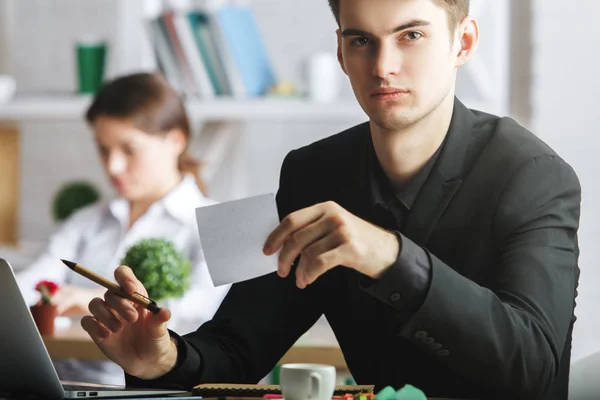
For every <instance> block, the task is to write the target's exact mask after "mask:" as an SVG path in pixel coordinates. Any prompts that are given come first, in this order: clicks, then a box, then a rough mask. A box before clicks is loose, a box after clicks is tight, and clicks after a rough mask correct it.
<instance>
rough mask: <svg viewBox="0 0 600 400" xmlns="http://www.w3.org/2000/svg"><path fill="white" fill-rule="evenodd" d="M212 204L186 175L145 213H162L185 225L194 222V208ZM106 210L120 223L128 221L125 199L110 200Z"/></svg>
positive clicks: (191, 178)
mask: <svg viewBox="0 0 600 400" xmlns="http://www.w3.org/2000/svg"><path fill="white" fill-rule="evenodd" d="M214 203H215V202H214V201H213V200H210V199H208V198H207V197H205V196H204V195H203V194H202V192H200V190H199V189H198V186H197V185H196V181H195V179H194V177H193V176H192V175H189V174H188V175H185V176H184V177H183V179H182V180H181V182H179V184H178V185H177V186H175V187H174V188H173V189H172V190H171V191H170V192H169V193H168V194H167V195H166V196H165V197H163V198H162V199H160V200H158V201H157V202H155V203H154V204H152V205H151V206H150V208H149V209H148V211H147V212H146V213H148V212H161V211H162V212H165V213H167V214H169V215H170V216H172V217H173V218H175V219H176V220H178V221H179V222H181V223H182V224H187V223H190V221H194V215H195V209H196V207H200V206H205V205H209V204H214ZM108 209H109V212H110V213H111V214H112V215H113V216H114V217H115V218H117V219H118V220H119V221H121V222H122V223H123V222H125V223H126V222H127V221H128V220H129V201H127V200H126V199H124V198H122V197H118V198H116V199H114V200H111V201H110V202H109V204H108ZM155 210H156V211H155Z"/></svg>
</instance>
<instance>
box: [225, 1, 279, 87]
mask: <svg viewBox="0 0 600 400" xmlns="http://www.w3.org/2000/svg"><path fill="white" fill-rule="evenodd" d="M214 19H215V24H214V25H216V26H217V27H218V33H217V34H218V35H219V36H220V39H221V40H222V45H223V46H222V50H223V53H224V54H225V59H226V61H228V62H231V64H232V65H231V67H229V66H228V71H229V70H230V69H235V70H236V72H237V73H239V77H240V78H241V81H242V84H243V86H244V89H245V94H246V95H247V96H251V97H254V96H261V95H264V94H266V93H267V92H268V90H269V89H270V88H271V87H272V86H273V85H275V83H276V80H275V74H274V72H273V68H272V65H271V63H270V60H269V58H268V56H267V51H266V48H265V45H264V42H263V40H262V37H261V34H260V31H259V28H258V24H257V23H256V19H255V17H254V13H253V11H252V9H251V8H250V7H247V6H241V5H225V6H222V7H220V8H218V9H217V10H216V11H215V13H214ZM234 79H235V76H234Z"/></svg>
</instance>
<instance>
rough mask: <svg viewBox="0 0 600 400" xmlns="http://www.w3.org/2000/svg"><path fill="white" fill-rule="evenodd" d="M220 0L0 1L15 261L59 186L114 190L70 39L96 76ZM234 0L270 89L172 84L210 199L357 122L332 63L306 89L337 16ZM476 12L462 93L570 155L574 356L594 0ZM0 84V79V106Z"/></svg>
mask: <svg viewBox="0 0 600 400" xmlns="http://www.w3.org/2000/svg"><path fill="white" fill-rule="evenodd" d="M220 3H232V2H224V1H209V2H207V1H203V2H199V1H185V0H179V1H175V0H172V1H161V0H143V1H128V0H85V1H82V0H18V1H17V0H0V75H2V76H4V77H5V76H9V77H10V78H11V79H14V82H16V94H15V95H14V96H8V95H7V96H6V98H5V99H4V101H3V102H0V123H1V124H2V128H0V189H1V190H2V192H0V225H2V226H0V232H2V235H1V236H0V238H2V242H3V243H2V245H1V247H0V256H3V255H4V256H6V257H7V258H8V259H9V260H11V259H12V260H13V263H14V264H18V265H21V264H22V265H25V264H26V263H27V262H28V261H29V260H30V257H31V256H32V255H34V254H35V253H36V252H37V251H38V250H39V249H40V248H41V247H43V245H44V243H45V240H46V239H47V238H48V236H49V235H50V234H51V233H52V232H53V231H54V230H55V229H56V222H55V221H54V219H53V217H52V210H51V204H52V200H53V198H54V196H55V194H56V191H57V190H58V188H59V187H60V186H61V185H62V184H64V183H65V182H68V181H72V180H78V179H84V180H88V181H90V182H92V183H93V184H95V185H96V186H97V187H99V188H100V190H101V192H102V196H110V195H111V192H110V191H111V189H110V185H109V182H107V180H106V178H105V176H104V173H103V171H102V170H101V167H100V164H99V163H98V162H97V153H96V149H95V147H94V143H93V141H92V137H91V133H90V130H89V128H88V127H87V126H86V125H85V124H84V123H83V118H82V115H83V114H82V113H83V111H84V110H85V107H86V105H87V104H88V101H89V97H87V96H85V95H79V94H77V91H78V83H77V82H78V81H77V77H78V70H77V60H76V52H75V45H76V43H78V41H81V40H83V38H86V37H89V35H93V36H95V37H101V38H103V39H104V40H105V41H106V44H107V49H108V50H107V55H106V69H105V77H106V78H111V77H114V76H117V75H121V74H125V73H130V72H136V71H140V70H153V69H156V68H157V67H158V66H160V67H162V68H164V67H165V65H164V63H165V60H162V61H161V59H160V54H158V55H157V52H160V51H161V47H160V44H157V43H159V42H160V40H161V39H160V38H157V37H156V35H155V33H156V32H155V31H153V30H152V28H151V26H152V23H151V21H156V20H158V19H160V18H163V17H164V11H165V10H167V9H174V10H176V11H177V12H178V13H184V14H185V13H188V12H190V10H192V11H193V10H197V9H200V8H205V7H207V8H209V9H210V8H211V7H218V6H220V5H221V4H220ZM235 3H236V4H242V5H244V6H247V7H249V8H250V9H251V10H252V13H253V16H254V18H255V21H256V24H257V26H258V29H259V31H260V40H261V41H262V43H261V44H257V43H255V45H257V46H258V48H260V49H262V50H264V54H263V55H264V57H265V58H264V60H266V62H268V65H269V66H270V67H271V68H272V72H273V75H274V77H275V80H276V83H278V84H279V85H278V87H279V91H278V92H277V93H270V94H269V95H268V96H244V95H243V94H242V95H241V96H235V95H229V94H224V95H219V94H218V93H216V96H214V98H212V97H210V94H207V95H202V93H200V94H198V93H191V92H189V91H187V90H186V89H185V88H182V91H183V92H185V93H184V94H185V95H186V99H187V104H188V107H189V111H190V116H191V118H192V122H193V125H194V129H195V131H196V132H197V135H196V138H195V144H194V147H193V149H194V150H195V151H196V153H197V154H198V155H199V156H201V157H202V158H203V159H204V160H205V161H206V162H207V165H206V168H205V170H204V175H205V179H206V181H207V186H208V192H209V195H210V196H211V197H213V198H215V199H216V200H220V201H226V200H232V199H236V198H241V197H246V196H252V195H257V194H262V193H267V192H274V191H276V190H277V186H278V178H279V168H280V165H281V162H282V160H283V157H284V156H285V154H286V153H287V152H288V151H289V150H291V149H293V148H296V147H298V146H302V145H304V144H308V143H309V142H312V141H314V140H317V139H320V138H323V137H326V136H329V135H331V134H334V133H336V132H338V131H340V130H342V129H345V128H347V127H349V126H351V125H353V124H356V123H358V122H362V121H365V120H366V117H365V115H364V114H363V112H362V110H360V108H359V107H358V106H357V105H356V103H355V101H354V98H353V95H352V92H351V89H350V87H349V84H348V82H347V80H346V79H345V77H344V75H343V74H342V72H341V71H339V70H335V71H333V72H331V74H330V75H329V76H328V77H327V81H328V83H327V82H325V84H330V85H332V86H331V88H330V91H329V92H327V93H320V94H319V93H314V92H311V90H310V89H311V85H314V82H312V83H311V79H314V76H312V77H311V74H310V68H311V65H312V67H313V68H314V65H315V64H314V63H315V62H319V61H318V60H321V62H324V64H317V65H321V67H319V68H326V67H325V66H326V65H327V62H328V61H327V60H330V59H331V57H333V56H334V55H335V45H336V40H335V29H336V24H335V21H334V19H333V17H332V16H331V13H330V11H329V9H328V6H327V1H326V0H302V1H298V0H248V1H243V2H240V1H237V2H235ZM472 14H474V15H476V16H477V17H478V18H479V22H480V28H481V45H480V47H479V50H478V54H477V56H476V58H475V59H474V60H473V61H472V62H471V63H470V64H468V65H467V66H466V67H465V68H464V69H462V70H461V71H460V77H459V84H458V96H459V98H460V99H461V100H462V101H463V102H464V103H466V105H467V106H470V107H472V108H478V109H481V110H484V111H488V112H492V113H496V114H500V115H509V116H511V117H513V118H514V119H516V120H517V121H519V122H520V123H521V124H523V125H524V126H526V127H527V128H529V129H530V130H532V131H533V132H534V133H535V134H537V135H538V136H539V137H540V138H542V139H543V140H545V141H546V142H547V143H549V144H550V145H551V146H552V147H553V148H554V149H555V150H556V151H557V152H558V153H559V154H560V155H561V156H562V157H563V158H565V159H566V160H567V162H569V163H570V164H571V165H572V166H573V167H574V168H575V170H576V172H577V174H578V176H579V178H580V180H581V183H582V187H583V204H582V215H581V228H580V234H579V238H580V246H581V256H580V267H581V271H582V274H581V279H580V287H579V296H578V299H577V303H578V305H577V309H576V314H577V316H578V321H577V323H576V325H575V334H574V341H573V360H578V359H580V358H582V357H584V356H586V355H590V354H592V353H595V352H597V351H598V350H600V334H599V333H600V318H598V317H597V315H596V310H597V309H596V307H597V306H598V305H599V304H600V291H598V290H597V289H596V286H597V284H598V283H599V282H600V273H599V272H598V262H597V260H598V258H600V252H599V250H598V248H599V246H598V243H599V241H600V180H599V179H598V178H597V175H598V172H599V171H600V169H599V167H598V166H597V164H596V163H595V159H596V158H597V153H598V152H599V151H600V138H599V137H598V135H597V133H596V131H597V129H598V126H599V125H600V113H598V112H597V110H596V109H597V105H598V100H597V93H599V92H600V77H599V76H598V71H600V57H596V56H595V55H596V54H595V53H597V52H598V49H600V24H598V21H597V19H598V17H599V16H600V2H598V1H597V0H570V1H563V0H477V1H475V0H474V1H472ZM179 15H181V14H179ZM152 32H154V33H152ZM163 50H164V48H163ZM157 60H158V63H157ZM264 60H263V61H264ZM323 60H325V61H323ZM172 61H173V60H172ZM166 62H167V64H168V60H166ZM174 62H175V63H176V62H177V60H174ZM180 78H181V77H180ZM6 86H7V85H5V86H4V87H6ZM2 87H3V86H2V80H1V79H0V101H1V100H2V96H1V95H2ZM4 90H7V89H4ZM213 94H214V93H213Z"/></svg>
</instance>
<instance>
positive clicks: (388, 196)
mask: <svg viewBox="0 0 600 400" xmlns="http://www.w3.org/2000/svg"><path fill="white" fill-rule="evenodd" d="M441 148H442V146H440V147H439V148H438V150H437V151H436V152H435V153H434V155H433V156H432V157H431V158H430V159H429V161H428V162H427V164H425V166H424V167H423V168H422V169H421V170H420V171H419V173H418V174H417V175H416V176H415V177H414V178H412V179H411V180H410V181H409V182H407V184H406V185H405V186H404V188H402V190H400V191H398V192H395V193H394V191H393V189H392V185H391V183H390V181H389V179H388V178H387V176H386V175H385V173H384V171H383V169H382V168H381V165H380V164H379V160H378V159H377V155H376V154H375V149H374V148H373V144H372V142H371V144H370V148H369V151H368V152H367V157H368V160H367V166H368V169H369V171H368V177H369V190H370V191H371V203H372V207H373V213H374V215H375V216H376V223H377V224H378V225H379V226H381V227H382V228H385V229H388V230H390V231H391V232H393V233H394V234H395V235H396V237H397V238H398V241H399V243H400V253H399V255H398V259H397V260H396V262H395V263H394V264H392V265H391V266H390V268H389V269H388V270H387V271H386V272H385V273H384V274H383V275H382V276H381V277H380V278H379V279H370V278H368V277H365V278H364V279H363V288H364V289H365V290H366V291H368V292H369V293H371V294H372V295H374V296H376V297H378V298H379V299H381V300H382V301H384V302H386V303H388V304H389V305H391V306H392V307H394V308H395V309H396V310H398V311H400V312H401V314H402V315H403V317H404V319H405V320H407V319H408V318H410V315H411V314H412V313H413V312H415V311H416V310H417V309H418V308H419V307H420V306H421V304H423V301H424V299H425V295H426V293H427V289H428V288H429V282H430V280H431V261H430V260H429V257H428V256H427V253H426V252H425V250H423V249H422V248H421V247H419V246H417V245H416V244H415V243H414V242H413V241H412V240H410V239H409V238H407V237H406V236H404V234H402V231H403V230H404V225H405V222H406V219H407V217H408V215H409V213H410V209H411V207H412V205H413V204H414V202H415V200H416V199H417V197H418V195H419V191H420V190H421V187H422V186H423V185H424V184H425V181H426V180H427V178H428V176H429V173H430V172H431V169H432V168H433V166H434V165H435V162H436V160H437V158H438V156H439V153H440V150H441Z"/></svg>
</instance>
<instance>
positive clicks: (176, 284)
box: [121, 238, 191, 300]
mask: <svg viewBox="0 0 600 400" xmlns="http://www.w3.org/2000/svg"><path fill="white" fill-rule="evenodd" d="M121 264H123V265H127V266H128V267H130V268H131V269H132V270H133V272H134V273H135V276H136V277H137V278H138V279H139V280H140V281H141V282H142V283H143V284H144V287H145V288H146V290H147V291H148V296H149V297H150V298H151V299H152V300H162V299H166V298H171V297H181V296H183V294H184V293H185V291H186V290H187V289H188V287H189V286H190V270H191V262H190V261H189V260H187V259H186V258H185V257H184V256H183V255H182V254H181V253H180V252H179V251H177V249H176V248H175V246H174V245H173V243H172V242H170V241H168V240H165V239H159V238H151V239H144V240H141V241H139V242H138V243H136V244H135V245H133V246H131V247H130V248H129V249H128V250H127V253H126V254H125V257H124V258H123V260H122V261H121Z"/></svg>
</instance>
